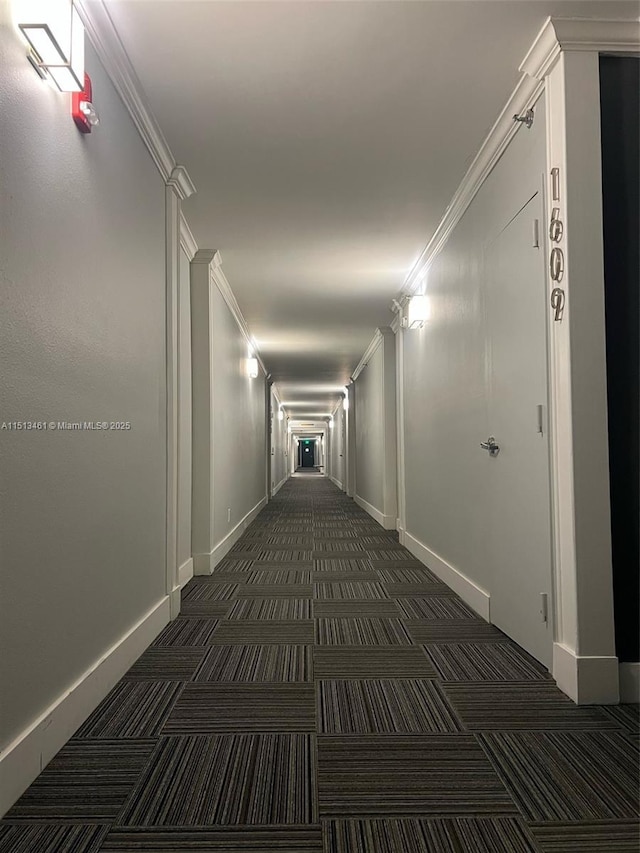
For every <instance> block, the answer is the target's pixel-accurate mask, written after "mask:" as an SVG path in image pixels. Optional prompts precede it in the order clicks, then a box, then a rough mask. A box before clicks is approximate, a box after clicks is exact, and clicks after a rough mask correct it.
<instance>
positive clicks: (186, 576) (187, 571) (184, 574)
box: [178, 557, 193, 589]
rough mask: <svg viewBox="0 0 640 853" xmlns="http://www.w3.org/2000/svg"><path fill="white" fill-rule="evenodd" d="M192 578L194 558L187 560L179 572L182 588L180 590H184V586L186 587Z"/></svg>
mask: <svg viewBox="0 0 640 853" xmlns="http://www.w3.org/2000/svg"><path fill="white" fill-rule="evenodd" d="M192 577H193V557H189V559H188V560H185V561H184V563H183V564H182V565H181V566H180V568H179V570H178V584H179V586H180V589H182V587H183V586H186V585H187V584H188V583H189V581H190V580H191V578H192Z"/></svg>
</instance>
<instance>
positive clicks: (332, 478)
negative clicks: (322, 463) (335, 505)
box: [329, 476, 344, 492]
mask: <svg viewBox="0 0 640 853" xmlns="http://www.w3.org/2000/svg"><path fill="white" fill-rule="evenodd" d="M329 479H330V480H331V482H332V483H333V484H334V485H336V486H337V487H338V488H339V489H340V490H341V491H342V492H344V486H343V485H342V483H341V482H340V480H338V479H337V477H333V476H330V477H329Z"/></svg>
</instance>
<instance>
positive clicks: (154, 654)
mask: <svg viewBox="0 0 640 853" xmlns="http://www.w3.org/2000/svg"><path fill="white" fill-rule="evenodd" d="M205 654H206V649H204V648H199V649H198V648H189V647H188V646H187V647H185V648H182V647H181V646H178V647H171V646H169V647H167V648H150V649H147V651H146V652H145V653H144V654H143V655H141V656H140V657H139V658H138V660H137V661H136V662H135V663H134V665H133V666H132V667H131V669H130V670H129V671H128V672H126V673H125V674H124V676H123V681H160V680H164V681H191V679H192V678H193V675H194V673H195V671H196V669H197V668H198V666H199V665H200V663H201V662H202V659H203V658H204V656H205Z"/></svg>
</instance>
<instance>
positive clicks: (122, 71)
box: [75, 0, 186, 183]
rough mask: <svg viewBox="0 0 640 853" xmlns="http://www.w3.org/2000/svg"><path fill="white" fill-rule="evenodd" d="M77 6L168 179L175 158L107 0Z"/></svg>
mask: <svg viewBox="0 0 640 853" xmlns="http://www.w3.org/2000/svg"><path fill="white" fill-rule="evenodd" d="M75 6H76V7H77V9H78V12H79V14H80V17H81V19H82V22H83V23H84V26H85V29H86V31H87V35H88V37H89V39H90V40H91V43H92V45H93V47H94V48H95V51H96V53H97V54H98V58H99V59H100V62H101V63H102V64H103V66H104V69H105V71H106V72H107V74H108V75H109V77H110V79H111V82H112V83H113V85H114V87H115V89H116V91H117V92H118V94H119V95H120V97H121V98H122V102H123V103H124V105H125V107H126V108H127V110H128V111H129V114H130V116H131V118H132V119H133V123H134V124H135V126H136V128H137V130H138V133H139V134H140V136H141V137H142V140H143V142H144V144H145V145H146V147H147V149H148V151H149V153H150V154H151V157H152V158H153V162H154V163H155V164H156V166H157V168H158V171H159V172H160V174H161V175H162V178H163V180H164V181H165V183H167V182H168V181H169V179H170V177H171V174H172V172H173V170H174V169H175V167H176V161H175V158H174V156H173V153H172V151H171V149H170V148H169V144H168V142H167V140H166V139H165V137H164V134H163V133H162V130H161V129H160V125H159V124H158V122H157V121H156V119H155V117H154V115H153V113H152V112H151V109H150V108H149V105H148V103H147V98H146V95H145V93H144V90H143V88H142V84H141V83H140V80H139V79H138V76H137V74H136V72H135V70H134V68H133V65H132V64H131V60H130V59H129V57H128V55H127V52H126V50H125V48H124V45H123V44H122V41H121V40H120V36H119V35H118V32H117V30H116V28H115V26H114V23H113V21H112V19H111V15H110V14H109V11H108V8H107V2H106V0H75ZM185 174H186V173H185Z"/></svg>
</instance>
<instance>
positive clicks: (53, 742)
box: [0, 596, 170, 816]
mask: <svg viewBox="0 0 640 853" xmlns="http://www.w3.org/2000/svg"><path fill="white" fill-rule="evenodd" d="M169 618H170V597H169V596H165V597H164V598H162V599H161V600H160V601H159V602H158V603H157V604H156V605H154V607H152V608H151V610H150V611H149V612H148V613H146V614H145V615H144V616H143V617H142V618H141V619H140V620H139V621H138V622H137V623H136V624H135V625H134V626H133V627H132V628H131V629H130V630H129V631H127V633H126V634H124V635H123V636H122V637H121V638H120V639H119V640H118V642H117V643H115V644H114V645H113V646H112V647H111V648H110V649H108V650H107V651H106V652H105V653H104V655H102V657H100V658H99V659H98V660H97V661H95V663H94V664H92V666H91V667H90V668H89V669H88V670H87V671H86V672H85V673H83V675H81V676H80V678H79V679H78V680H77V681H76V682H75V683H74V684H72V685H71V686H70V687H69V688H68V689H66V690H65V691H64V692H63V693H61V694H60V696H58V698H57V699H56V700H55V701H54V702H53V703H52V704H51V705H49V707H48V708H47V709H46V711H44V713H42V714H40V716H39V717H38V718H37V719H36V720H35V721H34V722H33V723H32V724H31V725H30V726H28V727H27V728H25V729H24V731H22V732H21V733H20V734H19V735H18V737H17V738H16V739H15V740H14V741H13V742H12V743H10V744H9V746H8V747H7V748H6V749H5V750H3V752H2V754H1V755H0V816H2V815H4V814H5V813H6V812H7V811H8V810H9V808H11V806H12V805H13V804H14V803H15V801H16V800H17V799H18V798H19V797H20V795H21V794H22V793H24V791H26V789H27V788H28V787H29V785H30V784H31V783H32V782H33V780H34V779H35V778H36V777H37V776H38V775H39V774H40V773H41V772H42V770H43V769H44V768H45V767H46V765H47V764H48V763H49V762H50V761H51V759H52V758H53V757H54V756H55V754H56V753H57V752H58V751H59V750H60V749H61V748H62V747H63V746H64V744H65V743H66V742H67V741H68V740H69V738H70V737H71V735H73V733H74V732H75V731H76V730H77V729H78V727H79V726H80V725H81V724H82V723H83V722H84V721H85V720H86V719H87V717H88V716H89V715H90V714H91V712H92V711H93V710H95V708H96V707H97V706H98V705H99V704H100V702H102V700H103V699H104V698H105V696H106V695H107V693H108V692H109V691H110V690H111V689H112V688H113V687H114V686H115V685H116V684H117V683H118V681H119V680H120V679H121V678H122V676H123V675H124V674H125V672H126V671H127V670H128V669H129V668H130V667H131V666H132V664H134V663H135V661H136V660H137V659H138V658H139V657H140V655H141V654H142V652H144V650H145V649H146V648H147V647H148V646H149V645H151V643H152V642H153V641H154V640H155V638H156V637H157V636H158V634H159V633H160V631H162V629H163V628H164V627H165V626H166V625H168V623H169Z"/></svg>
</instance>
